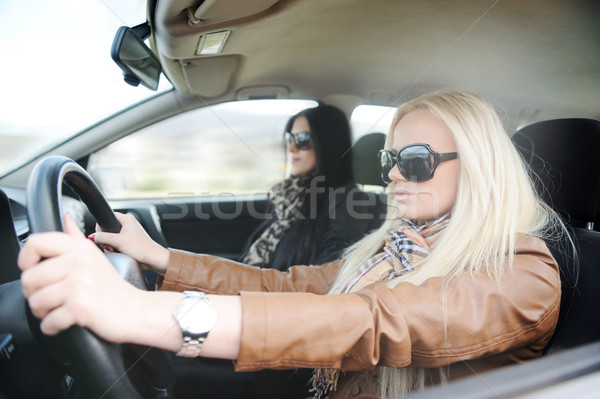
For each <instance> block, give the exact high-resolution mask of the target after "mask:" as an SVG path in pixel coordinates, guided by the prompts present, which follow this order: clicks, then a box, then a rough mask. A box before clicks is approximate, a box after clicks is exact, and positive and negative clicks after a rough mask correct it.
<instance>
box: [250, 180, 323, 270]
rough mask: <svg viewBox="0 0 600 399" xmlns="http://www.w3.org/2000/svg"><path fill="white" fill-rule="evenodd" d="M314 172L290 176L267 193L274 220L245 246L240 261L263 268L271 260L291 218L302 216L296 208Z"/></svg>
mask: <svg viewBox="0 0 600 399" xmlns="http://www.w3.org/2000/svg"><path fill="white" fill-rule="evenodd" d="M313 177H314V174H312V173H309V174H306V175H300V176H290V177H289V178H287V179H285V180H284V181H282V182H279V183H277V184H275V185H274V186H273V187H272V188H271V189H270V190H269V193H268V196H269V199H270V200H271V202H272V203H273V209H274V212H275V220H274V221H273V223H271V224H270V225H269V226H268V227H267V228H266V229H265V231H263V232H262V234H261V235H260V237H258V238H257V239H256V241H254V243H253V244H252V245H251V246H250V248H249V249H248V251H247V253H246V255H245V256H244V257H243V258H242V262H243V263H246V264H248V265H253V266H259V267H266V266H268V265H269V264H270V263H271V256H272V255H273V254H274V253H275V250H276V249H277V245H279V241H280V240H281V238H282V237H283V236H284V235H285V232H286V231H287V230H288V229H289V228H290V225H291V222H292V221H293V220H296V219H299V218H302V217H303V216H302V214H301V213H300V209H301V208H302V206H303V205H304V201H305V198H306V195H305V194H306V190H307V188H308V186H309V185H310V182H311V180H312V178H313Z"/></svg>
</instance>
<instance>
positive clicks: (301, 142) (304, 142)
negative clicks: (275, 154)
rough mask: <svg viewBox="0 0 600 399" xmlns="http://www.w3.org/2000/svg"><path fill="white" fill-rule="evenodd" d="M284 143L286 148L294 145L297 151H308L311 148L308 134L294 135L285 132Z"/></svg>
mask: <svg viewBox="0 0 600 399" xmlns="http://www.w3.org/2000/svg"><path fill="white" fill-rule="evenodd" d="M285 142H286V144H287V146H288V147H289V146H291V145H292V143H294V144H296V148H297V149H298V150H299V151H305V150H310V149H311V148H312V141H311V140H310V133H309V132H299V133H294V134H292V133H289V132H285Z"/></svg>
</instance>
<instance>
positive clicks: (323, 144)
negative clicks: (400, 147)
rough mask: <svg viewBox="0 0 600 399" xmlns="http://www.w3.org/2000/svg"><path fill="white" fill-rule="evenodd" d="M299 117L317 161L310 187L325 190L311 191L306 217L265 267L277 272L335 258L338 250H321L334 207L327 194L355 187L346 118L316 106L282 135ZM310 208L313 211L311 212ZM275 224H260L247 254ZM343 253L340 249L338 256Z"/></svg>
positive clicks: (288, 233) (330, 108)
mask: <svg viewBox="0 0 600 399" xmlns="http://www.w3.org/2000/svg"><path fill="white" fill-rule="evenodd" d="M301 116H304V117H305V118H306V119H307V120H308V125H309V126H310V133H311V138H312V141H313V146H314V149H315V155H316V158H317V165H316V169H315V172H316V173H315V178H314V179H313V184H314V183H316V184H317V186H318V187H319V188H325V190H320V191H319V190H312V192H313V194H311V195H314V196H315V197H314V198H307V199H306V200H305V202H304V205H303V207H302V209H301V210H300V212H301V213H302V215H304V216H305V217H304V218H302V219H297V220H294V221H293V222H292V223H291V225H290V227H289V229H288V230H287V231H286V233H285V236H284V237H283V238H282V240H281V241H280V242H279V244H278V246H277V250H276V252H275V254H273V256H272V257H271V263H270V264H269V265H266V267H272V268H276V269H280V270H287V268H288V267H289V266H290V265H294V264H315V263H322V262H326V261H330V260H334V259H335V258H337V252H336V251H337V250H338V248H335V249H332V248H323V249H322V248H320V244H321V243H322V241H323V235H324V233H325V232H326V230H327V228H326V226H327V223H328V219H329V212H328V210H329V207H330V206H332V207H335V205H336V204H335V203H333V204H331V205H330V203H329V194H330V193H329V191H331V190H330V189H336V188H340V187H346V188H347V189H348V190H349V189H350V186H351V185H353V184H354V173H353V170H352V150H351V147H352V139H351V137H350V125H349V123H348V119H347V118H346V115H345V114H344V113H343V112H342V111H341V110H340V109H338V108H336V107H334V106H331V105H325V104H319V105H318V106H317V107H314V108H307V109H305V110H302V111H300V112H298V113H297V114H296V115H294V116H292V117H291V118H290V119H289V121H288V122H287V125H286V128H285V131H286V132H289V131H291V129H292V126H293V124H294V121H295V120H296V119H297V118H299V117H301ZM286 154H287V152H286ZM315 191H317V193H316V194H314V192H315ZM307 195H309V194H308V193H307ZM311 207H315V208H314V209H312V210H311ZM315 210H316V212H315ZM311 211H312V212H311ZM315 215H316V217H315ZM274 220H275V219H274V218H271V219H269V220H267V221H265V222H264V223H262V224H261V226H260V227H259V229H258V230H257V231H256V232H255V233H254V234H253V235H252V237H251V238H250V241H249V242H248V245H247V246H246V250H247V249H248V248H249V247H250V245H252V243H253V242H254V240H256V239H257V238H258V237H260V234H261V233H262V232H263V231H264V229H266V228H267V226H268V225H269V224H270V223H273V221H274ZM342 249H343V248H339V250H340V251H339V252H340V253H341V250H342ZM244 253H245V252H244ZM325 257H329V259H326V258H325Z"/></svg>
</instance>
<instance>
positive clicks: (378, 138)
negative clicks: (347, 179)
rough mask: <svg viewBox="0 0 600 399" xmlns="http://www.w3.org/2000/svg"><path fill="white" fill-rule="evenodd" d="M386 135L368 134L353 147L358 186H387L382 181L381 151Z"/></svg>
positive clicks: (353, 162)
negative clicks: (379, 155)
mask: <svg viewBox="0 0 600 399" xmlns="http://www.w3.org/2000/svg"><path fill="white" fill-rule="evenodd" d="M384 144H385V134H383V133H368V134H365V135H364V136H362V137H361V138H360V139H358V141H357V142H356V143H355V144H354V146H353V147H352V164H353V170H354V180H355V182H356V183H357V184H368V185H371V186H385V183H384V182H383V180H381V163H380V162H379V157H378V154H379V150H383V146H384Z"/></svg>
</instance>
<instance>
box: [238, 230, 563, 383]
mask: <svg viewBox="0 0 600 399" xmlns="http://www.w3.org/2000/svg"><path fill="white" fill-rule="evenodd" d="M241 295H242V303H243V305H242V306H243V325H242V343H241V351H240V355H239V359H238V361H237V363H236V369H237V370H238V371H246V370H256V369H262V368H291V367H322V368H335V369H342V370H347V371H352V370H364V369H371V368H373V367H375V366H392V367H406V366H412V367H441V366H444V365H448V364H451V363H455V362H458V361H461V360H470V359H475V358H480V357H483V356H493V355H498V354H502V355H503V356H504V355H505V354H506V353H507V352H508V355H506V356H509V357H510V361H511V362H514V361H518V360H520V359H524V358H528V357H535V356H539V354H540V353H541V350H542V349H543V347H544V346H545V344H546V343H547V341H548V340H549V339H550V336H551V334H552V332H553V330H554V328H555V326H556V322H557V318H558V311H559V304H560V279H559V274H558V268H557V265H556V262H555V261H554V259H553V258H552V255H550V253H549V251H548V249H547V248H546V246H545V244H544V243H543V242H542V241H541V240H539V239H536V238H531V237H525V238H522V240H521V242H520V245H519V250H518V252H517V254H516V256H515V261H514V264H513V267H512V268H511V269H510V271H507V272H506V273H505V275H504V277H503V278H502V280H501V281H500V283H499V284H495V283H494V282H493V281H491V280H490V279H489V278H487V277H483V276H481V277H472V276H470V275H461V276H457V277H453V278H444V277H435V278H431V279H429V280H427V281H426V282H425V283H424V284H422V285H419V286H417V285H413V284H410V283H400V284H398V285H397V286H395V287H394V288H388V287H387V286H386V285H385V284H384V283H378V284H375V285H372V286H369V287H366V288H365V289H362V290H360V291H357V292H356V293H349V294H342V295H315V294H311V293H257V292H242V294H241ZM511 351H513V352H511ZM511 356H512V357H511Z"/></svg>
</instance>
